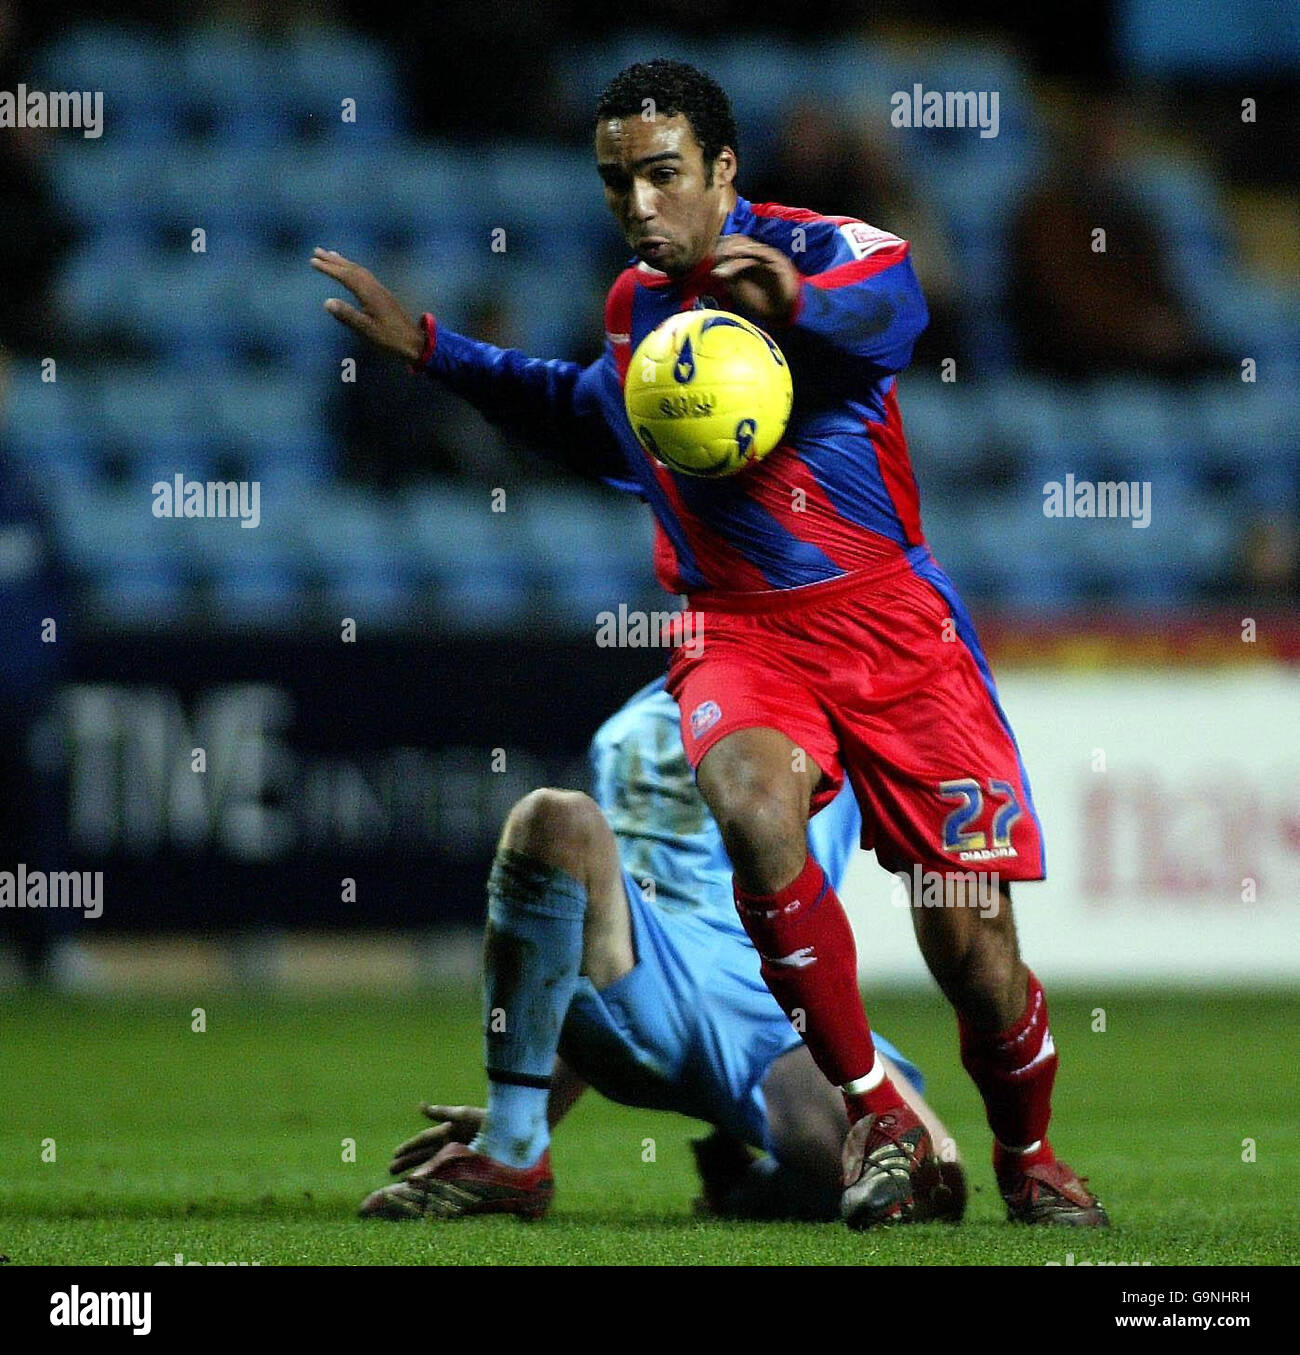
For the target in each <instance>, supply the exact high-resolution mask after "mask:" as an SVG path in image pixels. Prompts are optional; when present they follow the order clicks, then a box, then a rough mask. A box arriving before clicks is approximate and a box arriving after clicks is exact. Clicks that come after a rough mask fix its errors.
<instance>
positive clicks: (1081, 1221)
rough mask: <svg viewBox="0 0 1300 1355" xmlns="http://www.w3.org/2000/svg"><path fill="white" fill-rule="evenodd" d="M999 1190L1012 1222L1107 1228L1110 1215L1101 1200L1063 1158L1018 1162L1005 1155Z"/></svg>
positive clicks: (998, 1167) (1000, 1173) (1085, 1179)
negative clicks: (1032, 1164) (1034, 1163)
mask: <svg viewBox="0 0 1300 1355" xmlns="http://www.w3.org/2000/svg"><path fill="white" fill-rule="evenodd" d="M997 1178H998V1190H999V1191H1001V1193H1002V1198H1003V1199H1004V1200H1005V1201H1006V1203H1007V1220H1008V1222H1010V1223H1039V1224H1042V1223H1046V1224H1065V1225H1066V1226H1067V1227H1071V1228H1106V1227H1109V1226H1110V1219H1108V1218H1107V1217H1106V1211H1105V1210H1104V1209H1103V1208H1102V1205H1101V1201H1100V1200H1099V1199H1098V1198H1097V1197H1096V1196H1095V1195H1094V1194H1093V1193H1092V1191H1090V1190H1088V1189H1087V1187H1086V1185H1085V1184H1084V1183H1085V1182H1086V1181H1087V1179H1088V1178H1087V1177H1086V1176H1083V1177H1080V1176H1076V1175H1075V1174H1074V1171H1073V1169H1072V1168H1070V1167H1067V1166H1066V1165H1065V1163H1064V1162H1041V1163H1039V1164H1038V1165H1037V1166H1036V1167H1020V1166H1017V1165H1016V1163H1015V1161H1014V1159H1010V1160H1008V1159H1003V1161H1002V1162H1000V1163H999V1164H998V1166H997Z"/></svg>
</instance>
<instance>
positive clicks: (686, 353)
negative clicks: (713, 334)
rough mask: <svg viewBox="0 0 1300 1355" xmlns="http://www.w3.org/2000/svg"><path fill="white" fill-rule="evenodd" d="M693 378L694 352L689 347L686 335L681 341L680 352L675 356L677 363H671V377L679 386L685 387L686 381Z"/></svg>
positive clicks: (689, 343) (688, 338) (688, 337)
mask: <svg viewBox="0 0 1300 1355" xmlns="http://www.w3.org/2000/svg"><path fill="white" fill-rule="evenodd" d="M694 376H695V350H694V349H693V348H692V347H691V340H690V336H689V335H687V337H686V338H685V339H683V340H682V351H681V352H680V353H678V355H677V361H676V362H674V363H673V377H674V378H675V379H676V380H677V381H678V382H679V383H680V384H681V385H683V386H684V385H686V383H687V382H688V381H691V380H693V379H694Z"/></svg>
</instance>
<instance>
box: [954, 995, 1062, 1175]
mask: <svg viewBox="0 0 1300 1355" xmlns="http://www.w3.org/2000/svg"><path fill="white" fill-rule="evenodd" d="M958 1029H959V1030H960V1032H961V1062H962V1067H964V1068H965V1069H966V1071H967V1072H968V1073H969V1074H970V1075H971V1077H972V1078H973V1079H974V1082H975V1085H976V1086H977V1087H978V1088H979V1092H980V1095H981V1096H982V1097H983V1098H984V1110H985V1113H986V1114H987V1116H988V1121H989V1128H990V1129H992V1130H993V1137H994V1139H995V1140H996V1142H995V1143H994V1147H993V1160H994V1162H995V1164H998V1165H1001V1163H1002V1162H1003V1161H1015V1162H1018V1163H1019V1164H1021V1165H1022V1166H1026V1167H1029V1166H1035V1165H1037V1164H1039V1163H1041V1162H1051V1161H1052V1160H1053V1154H1052V1149H1051V1146H1050V1145H1049V1144H1048V1142H1047V1124H1048V1121H1049V1120H1050V1119H1051V1118H1052V1084H1053V1083H1054V1082H1055V1081H1056V1065H1057V1057H1056V1046H1055V1045H1054V1044H1053V1043H1052V1032H1051V1031H1050V1030H1049V1029H1048V1026H1047V1001H1046V999H1045V998H1044V997H1043V987H1042V984H1040V983H1039V982H1038V980H1037V979H1036V978H1035V977H1034V976H1033V974H1030V975H1029V986H1028V1000H1027V1002H1026V1004H1025V1010H1024V1013H1023V1014H1022V1015H1021V1017H1020V1019H1019V1020H1018V1021H1017V1022H1016V1023H1015V1025H1013V1026H1011V1027H1010V1028H1009V1029H1008V1030H1004V1031H1000V1032H988V1031H977V1030H972V1029H971V1028H970V1026H969V1025H967V1024H966V1022H965V1021H964V1020H962V1019H961V1017H960V1016H959V1017H958ZM1033 1144H1039V1145H1041V1146H1040V1147H1038V1148H1037V1149H1036V1150H1035V1151H1034V1152H1032V1153H1028V1154H1025V1153H1015V1152H1008V1151H1006V1150H1007V1149H1015V1148H1028V1147H1030V1146H1031V1145H1033Z"/></svg>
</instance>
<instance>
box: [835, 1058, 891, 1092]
mask: <svg viewBox="0 0 1300 1355" xmlns="http://www.w3.org/2000/svg"><path fill="white" fill-rule="evenodd" d="M884 1080H885V1065H884V1064H883V1063H881V1061H880V1059H879V1058H877V1059H875V1061H874V1062H873V1063H872V1065H871V1071H870V1072H869V1073H864V1074H863V1075H862V1076H861V1077H855V1078H854V1079H853V1080H852V1081H851V1082H846V1083H845V1084H844V1085H843V1086H842V1087H841V1088H840V1091H842V1092H843V1093H844V1094H845V1095H846V1096H865V1095H866V1093H867V1092H873V1091H875V1090H876V1088H877V1087H878V1086H880V1084H881V1083H882V1082H883V1081H884Z"/></svg>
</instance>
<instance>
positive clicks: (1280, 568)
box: [1233, 513, 1300, 607]
mask: <svg viewBox="0 0 1300 1355" xmlns="http://www.w3.org/2000/svg"><path fill="white" fill-rule="evenodd" d="M1233 582H1234V585H1235V587H1234V592H1235V594H1236V595H1237V596H1238V597H1240V599H1241V601H1242V602H1243V603H1244V604H1246V605H1259V606H1268V605H1271V606H1274V607H1293V606H1295V605H1296V603H1298V602H1300V523H1298V522H1297V521H1296V519H1295V517H1294V516H1292V515H1291V514H1289V513H1274V514H1267V515H1265V516H1262V517H1260V518H1257V519H1256V520H1255V521H1254V522H1252V523H1251V524H1250V525H1249V526H1248V527H1247V529H1246V532H1245V535H1244V536H1243V538H1242V543H1241V552H1240V556H1239V558H1238V562H1237V577H1236V579H1235V580H1234V581H1233Z"/></svg>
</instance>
